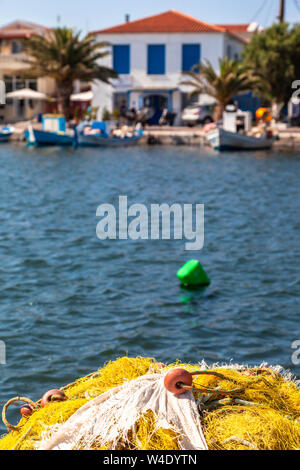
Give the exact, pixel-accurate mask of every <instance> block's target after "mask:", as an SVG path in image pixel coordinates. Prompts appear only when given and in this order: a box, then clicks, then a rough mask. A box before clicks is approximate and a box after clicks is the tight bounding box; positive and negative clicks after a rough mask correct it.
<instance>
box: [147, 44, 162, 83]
mask: <svg viewBox="0 0 300 470" xmlns="http://www.w3.org/2000/svg"><path fill="white" fill-rule="evenodd" d="M165 73H166V47H165V45H164V44H153V45H149V46H148V74H149V75H164V74H165Z"/></svg>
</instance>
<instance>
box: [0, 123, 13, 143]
mask: <svg viewBox="0 0 300 470" xmlns="http://www.w3.org/2000/svg"><path fill="white" fill-rule="evenodd" d="M14 130H15V129H14V127H12V126H3V127H0V142H8V141H9V140H10V138H11V136H12V135H13V133H14Z"/></svg>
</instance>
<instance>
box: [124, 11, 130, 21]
mask: <svg viewBox="0 0 300 470" xmlns="http://www.w3.org/2000/svg"><path fill="white" fill-rule="evenodd" d="M129 21H130V15H128V13H127V14H126V15H125V23H129Z"/></svg>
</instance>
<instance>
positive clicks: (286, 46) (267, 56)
mask: <svg viewBox="0 0 300 470" xmlns="http://www.w3.org/2000/svg"><path fill="white" fill-rule="evenodd" d="M243 60H244V63H245V66H246V67H247V68H248V70H249V72H250V73H252V74H253V75H255V76H256V77H257V80H256V87H255V88H256V92H257V93H258V94H259V95H260V96H261V97H263V98H264V99H266V100H267V101H268V102H270V104H272V107H273V115H274V117H276V118H278V117H279V112H280V109H281V108H282V106H283V105H285V104H286V103H287V102H288V101H289V99H290V98H291V95H292V88H291V86H292V82H293V81H294V80H296V79H300V25H295V26H293V27H292V28H291V27H289V25H288V24H287V23H280V24H274V25H273V26H271V27H270V28H268V29H266V30H265V31H263V32H259V33H256V34H254V35H253V37H252V39H251V41H250V43H249V44H248V45H247V46H246V47H245V49H244V52H243Z"/></svg>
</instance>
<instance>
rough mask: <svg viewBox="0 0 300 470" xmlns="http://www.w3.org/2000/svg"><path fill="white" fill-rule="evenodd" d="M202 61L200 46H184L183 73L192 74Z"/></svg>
mask: <svg viewBox="0 0 300 470" xmlns="http://www.w3.org/2000/svg"><path fill="white" fill-rule="evenodd" d="M200 60H201V46H200V44H183V45H182V72H190V71H191V70H192V68H193V67H194V66H195V65H197V64H199V62H200Z"/></svg>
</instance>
